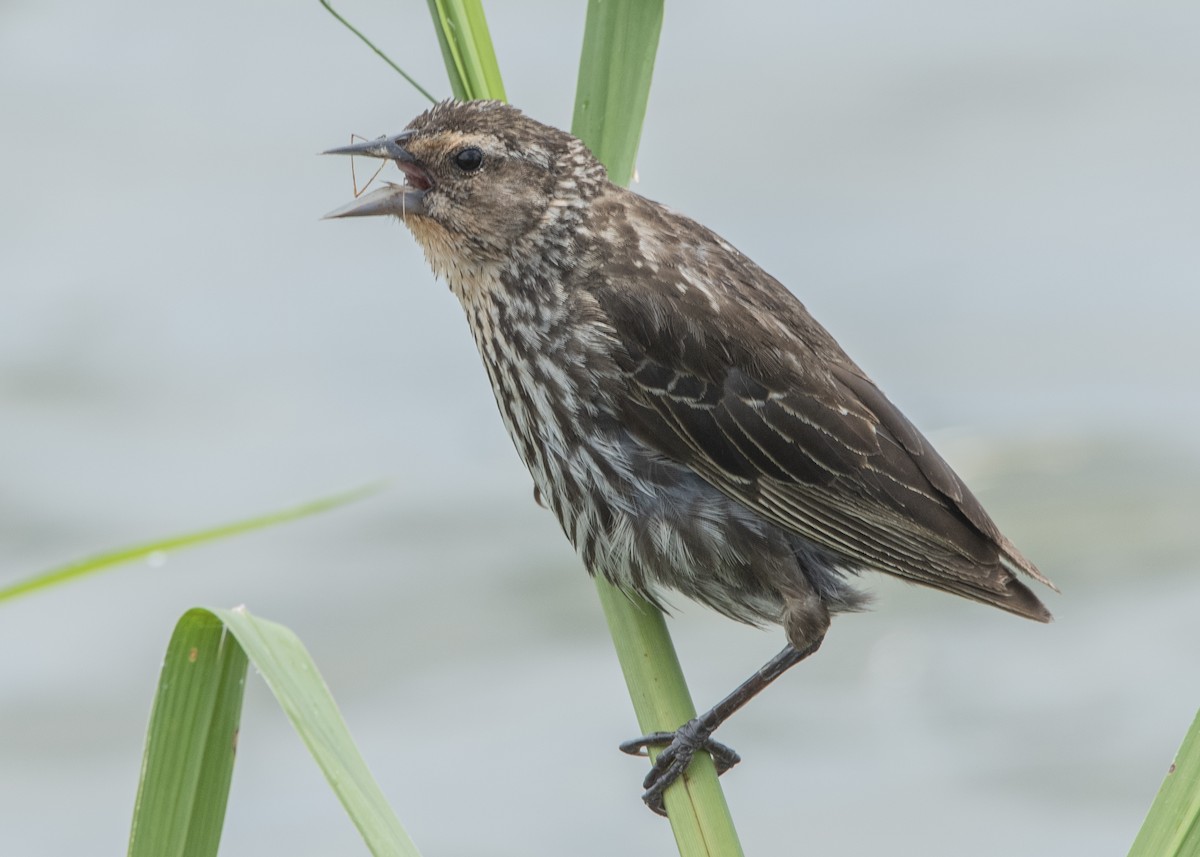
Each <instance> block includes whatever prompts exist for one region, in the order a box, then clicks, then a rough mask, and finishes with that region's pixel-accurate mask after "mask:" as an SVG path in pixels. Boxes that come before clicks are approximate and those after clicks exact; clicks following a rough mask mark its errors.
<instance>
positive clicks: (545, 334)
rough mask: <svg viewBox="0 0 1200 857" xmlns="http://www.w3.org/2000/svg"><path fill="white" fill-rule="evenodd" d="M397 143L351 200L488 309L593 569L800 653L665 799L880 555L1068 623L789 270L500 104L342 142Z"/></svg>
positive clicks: (666, 774) (920, 579)
mask: <svg viewBox="0 0 1200 857" xmlns="http://www.w3.org/2000/svg"><path fill="white" fill-rule="evenodd" d="M328 154H341V155H365V156H370V157H375V158H384V159H387V160H390V161H393V162H394V163H395V164H396V165H397V166H398V167H399V168H400V170H402V171H403V173H404V176H405V182H404V184H403V185H396V184H387V185H386V186H384V187H382V188H381V189H379V190H376V191H374V192H373V193H370V194H367V195H364V196H362V197H360V198H359V199H357V200H356V201H354V202H352V203H350V204H349V205H347V206H344V207H343V208H341V209H338V210H337V211H334V212H332V213H331V214H330V215H328V216H329V217H359V216H368V215H388V214H390V215H396V216H398V217H399V218H400V219H401V220H403V222H404V224H405V225H406V226H407V227H408V228H409V230H410V231H411V232H412V234H413V236H414V237H415V238H416V239H417V241H418V242H419V243H420V245H421V246H422V248H423V249H424V251H425V256H426V258H427V259H428V261H429V264H430V266H431V267H432V268H433V271H434V273H435V274H437V275H438V276H439V277H442V278H443V279H445V280H446V282H447V283H448V284H449V286H450V289H451V291H453V292H454V294H455V295H456V296H457V297H458V299H459V301H460V302H461V303H462V306H463V309H464V310H466V314H467V321H468V323H469V324H470V327H471V333H472V334H473V335H474V337H475V343H476V345H477V346H478V347H479V353H480V356H481V357H482V358H483V364H484V367H485V368H486V369H487V373H488V377H489V378H490V379H491V382H492V389H493V390H494V391H495V394H496V403H497V404H498V405H499V406H500V414H501V416H502V417H503V419H504V424H505V425H506V426H507V428H508V431H509V434H510V435H512V439H513V442H514V443H515V444H516V448H517V452H518V453H519V454H520V456H521V459H522V460H523V461H524V462H525V466H526V467H528V468H529V472H530V474H532V476H533V482H534V486H535V493H536V495H537V496H538V497H539V498H540V499H541V501H543V502H544V504H545V505H547V506H548V507H549V508H550V509H552V510H553V512H554V514H555V516H556V517H557V518H558V520H559V522H560V523H561V524H562V528H563V530H564V532H565V533H566V535H567V538H568V539H570V541H571V543H572V544H573V545H574V546H575V549H576V550H577V551H578V552H579V554H580V556H581V557H582V558H583V562H584V564H585V565H586V567H587V569H588V571H589V572H590V573H591V574H600V575H603V576H604V577H605V578H607V579H608V580H609V581H610V582H612V583H613V584H615V585H616V586H618V587H620V588H621V589H623V590H625V591H628V592H636V593H638V594H639V595H641V596H643V597H644V598H646V599H647V600H649V601H650V602H651V603H654V604H656V605H659V606H661V605H662V593H663V590H675V591H676V592H680V593H682V594H683V595H685V596H687V597H689V598H692V599H695V600H696V601H699V602H701V603H703V604H706V605H708V606H709V607H712V608H713V609H715V610H718V611H720V612H721V613H724V614H725V615H726V616H729V617H730V618H733V619H737V620H738V621H741V622H747V623H750V624H754V625H759V624H767V623H777V624H779V625H782V626H783V629H784V632H785V634H786V635H787V640H788V645H787V646H786V647H785V648H784V649H783V651H781V652H780V653H779V654H778V655H776V656H775V657H774V658H773V659H771V661H769V662H768V663H767V664H766V665H765V666H764V667H763V668H762V669H761V670H759V671H758V672H757V673H755V674H754V675H753V676H752V677H751V678H750V679H748V680H747V681H746V682H745V683H743V684H742V685H741V686H739V687H738V688H737V689H736V690H735V691H734V692H733V693H732V694H730V695H729V696H728V697H726V698H725V699H724V700H722V701H721V702H720V703H718V704H717V705H716V706H715V707H714V708H712V709H711V710H710V711H707V712H705V713H704V714H702V715H700V716H699V717H697V718H695V719H694V720H692V721H690V722H688V723H686V724H684V725H683V726H681V727H680V728H679V729H678V730H676V731H675V732H673V733H659V734H655V735H647V736H643V737H642V738H639V739H635V740H634V741H629V742H626V743H625V744H623V745H622V749H624V750H625V751H626V752H635V753H636V752H639V751H640V750H642V749H644V748H645V747H646V746H648V745H659V746H664V747H665V749H664V750H663V752H662V753H660V754H659V756H658V758H657V760H656V762H655V764H654V765H653V767H652V768H651V770H650V773H649V774H648V775H647V777H646V780H645V783H644V788H645V789H646V792H645V794H644V795H643V797H644V799H645V800H646V802H647V804H649V805H650V807H651V808H652V809H655V810H656V811H658V812H662V792H663V790H664V789H665V788H666V787H667V786H668V785H669V784H670V783H671V782H673V781H674V780H675V779H677V778H678V777H679V776H680V775H681V774H682V773H683V771H684V769H685V768H686V767H687V765H688V763H689V762H690V760H691V758H692V756H693V755H694V753H695V752H696V751H697V750H700V749H704V750H708V751H710V752H711V753H712V754H713V756H714V759H715V760H716V763H717V767H718V769H719V770H721V771H724V770H726V769H727V768H728V767H730V766H731V765H733V764H735V763H736V762H737V761H738V758H737V755H736V754H734V753H733V751H732V750H730V749H729V748H727V747H724V746H723V745H721V744H718V743H717V742H715V741H713V740H712V738H711V734H712V732H713V730H714V729H716V727H717V726H719V725H720V724H721V723H722V722H723V721H724V720H725V719H726V718H728V717H729V716H730V715H731V714H732V713H733V712H734V711H735V710H737V709H738V708H740V707H741V706H742V705H744V704H745V703H746V702H747V701H748V700H749V699H750V698H751V697H753V696H754V695H755V694H756V693H758V692H759V691H760V690H762V688H764V687H765V686H766V685H767V684H769V683H770V682H771V681H773V680H774V679H775V678H777V677H778V676H779V675H781V674H782V673H783V672H784V671H785V670H787V669H788V668H789V667H791V666H793V665H795V664H796V663H799V662H800V661H801V660H803V659H804V658H806V657H808V656H809V655H811V654H812V653H813V652H815V651H816V650H817V648H818V647H819V646H820V645H821V641H822V640H823V639H824V637H825V633H826V631H827V630H828V628H829V620H830V616H832V615H833V614H836V613H841V612H845V611H851V610H859V609H862V608H863V607H864V606H865V604H866V601H867V598H866V596H865V595H864V594H863V593H861V592H859V591H858V590H857V589H856V588H855V587H854V585H853V581H854V578H855V577H856V576H857V575H858V574H859V573H860V572H861V571H865V570H877V571H883V572H887V573H889V574H893V575H895V576H897V577H900V578H902V579H904V580H907V581H910V582H912V583H921V584H924V585H926V586H931V587H934V588H936V589H942V590H945V591H946V592H951V593H954V594H955V595H961V596H963V597H965V598H970V599H973V600H975V601H981V602H983V603H984V604H990V605H992V606H993V607H999V608H1000V609H1002V610H1007V611H1009V612H1010V613H1015V614H1016V615H1018V616H1024V617H1026V618H1029V619H1035V620H1037V621H1039V622H1048V621H1050V613H1049V611H1048V610H1047V609H1046V608H1045V607H1044V606H1043V605H1042V603H1041V602H1040V601H1039V600H1038V599H1037V596H1035V595H1034V594H1033V592H1031V591H1030V590H1029V588H1028V587H1026V586H1025V584H1024V583H1022V582H1021V580H1020V579H1019V578H1020V576H1021V575H1024V576H1026V577H1029V578H1032V579H1034V580H1036V581H1038V582H1040V583H1043V584H1045V585H1047V586H1050V587H1051V588H1053V584H1052V583H1050V581H1049V580H1047V579H1046V578H1045V577H1043V576H1042V575H1041V573H1040V572H1039V571H1038V570H1037V568H1036V567H1035V566H1034V565H1033V563H1031V562H1029V560H1027V559H1025V557H1023V556H1022V555H1021V554H1020V553H1019V552H1018V551H1017V549H1016V548H1015V547H1014V546H1013V544H1012V543H1011V542H1010V541H1009V540H1008V539H1007V538H1005V537H1004V535H1002V534H1001V532H1000V530H999V529H998V528H997V527H996V525H995V523H993V522H992V519H991V518H990V517H989V516H988V514H987V512H985V511H984V510H983V507H982V506H981V505H980V504H979V501H978V500H976V499H975V497H974V496H973V495H972V494H971V492H970V491H969V490H968V489H967V487H966V485H964V484H963V482H962V480H961V479H960V478H959V477H958V476H957V475H956V474H955V473H954V471H953V470H951V469H950V467H949V465H947V464H946V462H945V461H944V460H943V459H942V458H941V456H939V455H938V453H937V452H936V451H935V450H934V449H933V447H932V446H931V445H930V444H929V441H927V440H926V439H925V438H924V437H923V436H922V435H921V433H920V432H919V431H917V429H916V428H915V427H914V426H913V424H912V423H911V422H909V421H908V419H907V418H905V416H904V415H903V414H902V413H900V411H899V410H898V409H897V408H896V406H895V405H893V404H892V403H891V402H890V401H889V400H888V399H887V397H886V396H884V394H883V393H882V392H880V390H879V388H878V387H876V386H875V384H874V383H873V382H872V381H871V379H870V378H868V377H867V375H866V373H865V372H863V371H862V370H861V369H859V368H858V366H857V365H855V363H854V361H852V360H851V359H850V358H849V357H847V356H846V354H845V352H843V351H842V349H841V348H840V347H839V346H838V344H837V343H836V342H835V341H834V340H833V337H832V336H830V335H829V333H828V332H826V330H825V329H824V328H823V327H821V325H819V324H818V323H817V322H816V321H815V320H814V319H813V318H812V317H811V316H810V315H809V314H808V312H807V310H805V308H804V306H803V304H801V303H800V301H799V300H797V299H796V298H795V297H794V296H793V295H792V294H791V292H789V291H788V290H787V289H786V288H784V287H783V286H782V285H781V284H780V283H779V282H778V281H777V280H776V279H775V278H774V277H772V276H771V275H770V274H768V273H766V272H765V271H764V270H762V269H761V268H759V267H758V265H756V264H755V263H754V262H753V261H751V260H750V259H748V258H746V256H744V255H743V254H742V253H740V252H738V250H737V249H735V248H734V247H733V246H732V245H730V244H729V243H728V242H726V241H725V240H724V239H722V238H721V237H720V236H718V235H716V234H715V233H713V232H711V231H710V230H708V229H706V228H705V227H704V226H702V225H700V224H699V223H697V222H695V221H694V220H690V219H688V218H687V217H684V216H683V215H680V214H676V213H675V212H673V211H671V210H670V209H668V208H666V207H664V206H662V205H659V204H658V203H656V202H652V201H650V200H648V199H645V198H643V197H641V196H638V195H637V194H636V193H633V192H632V191H629V190H626V189H625V188H621V187H618V186H616V185H614V184H612V183H611V182H610V181H609V180H608V177H607V174H606V173H605V170H604V167H603V166H602V165H601V164H600V163H599V161H597V160H596V158H595V157H594V156H593V155H592V153H591V152H590V151H588V149H587V147H586V146H585V145H584V144H583V143H582V142H581V141H580V140H578V139H576V138H575V137H572V136H571V135H570V134H567V133H566V132H563V131H560V130H558V129H556V128H552V127H549V126H547V125H543V124H541V123H539V122H536V121H534V120H532V119H530V118H528V117H527V116H525V115H523V114H522V113H521V112H520V111H519V110H517V109H515V108H513V107H511V106H508V105H506V104H502V103H500V102H495V101H472V102H455V101H445V102H442V103H441V104H438V105H437V106H435V107H433V108H432V109H430V110H428V111H426V112H425V113H423V114H421V115H420V116H418V117H417V118H416V119H414V120H413V121H412V122H411V123H410V124H409V126H408V128H406V129H405V130H404V131H403V132H402V133H400V134H396V135H394V136H390V137H380V138H379V139H377V140H373V141H370V142H366V143H361V144H357V145H352V146H347V147H344V148H339V149H333V150H331V151H330V152H329V153H328Z"/></svg>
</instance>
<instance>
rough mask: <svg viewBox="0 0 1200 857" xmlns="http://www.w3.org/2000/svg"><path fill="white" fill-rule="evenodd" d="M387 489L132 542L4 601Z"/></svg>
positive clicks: (21, 584) (371, 488) (2, 591)
mask: <svg viewBox="0 0 1200 857" xmlns="http://www.w3.org/2000/svg"><path fill="white" fill-rule="evenodd" d="M382 489H383V483H374V484H371V485H366V486H364V487H362V488H355V489H354V490H353V491H346V492H343V493H341V494H334V495H332V496H329V497H322V498H321V499H318V500H312V501H310V502H308V503H302V504H300V505H299V506H292V507H290V508H287V509H282V510H280V511H278V512H271V513H269V514H266V515H259V516H258V517H254V518H246V519H244V520H241V521H234V522H233V523H229V524H222V525H220V526H218V527H211V528H210V529H207V530H197V531H196V532H192V533H184V534H182V535H178V536H169V537H167V538H165V539H158V540H157V541H152V542H142V543H141V544H136V545H129V546H126V547H122V548H117V549H115V550H111V551H106V552H104V553H100V554H95V555H94V556H90V557H86V558H84V559H80V560H75V561H74V562H69V563H67V564H66V565H60V566H57V567H55V568H51V569H49V570H47V571H43V572H39V573H38V574H35V575H33V576H32V577H27V578H25V579H24V580H19V581H17V582H16V583H11V584H9V585H8V586H4V587H0V601H5V600H7V599H9V598H16V597H17V596H19V595H26V594H28V593H30V592H34V591H36V590H38V589H44V588H46V587H48V586H54V585H56V584H59V583H63V582H65V581H68V580H73V579H74V578H76V577H82V576H83V575H85V574H91V573H92V572H96V571H102V570H103V569H106V568H112V567H113V566H116V565H121V564H122V563H127V562H135V561H137V560H144V559H149V558H150V557H152V556H155V555H158V554H164V553H166V552H167V551H172V550H178V549H180V548H187V547H192V546H194V545H199V544H203V543H205V542H213V541H217V540H218V539H227V538H229V537H230V536H236V535H240V534H242V533H248V532H250V531H251V530H261V529H263V528H265V527H271V526H274V525H275V524H283V523H286V522H288V521H294V520H296V519H297V518H305V517H307V516H309V515H316V514H318V513H320V512H326V511H328V510H330V509H336V508H337V507H339V506H344V505H346V504H347V503H353V502H354V501H355V500H361V499H362V498H364V497H368V496H370V495H372V494H376V493H378V492H379V491H381V490H382Z"/></svg>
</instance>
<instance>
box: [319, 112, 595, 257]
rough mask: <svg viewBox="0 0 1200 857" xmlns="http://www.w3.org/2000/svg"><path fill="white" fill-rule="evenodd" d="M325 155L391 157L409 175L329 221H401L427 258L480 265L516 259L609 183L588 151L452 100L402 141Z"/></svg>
mask: <svg viewBox="0 0 1200 857" xmlns="http://www.w3.org/2000/svg"><path fill="white" fill-rule="evenodd" d="M326 154H332V155H359V156H365V157H373V158H383V159H386V160H390V161H392V162H393V163H395V165H396V166H397V167H398V168H399V169H400V170H401V172H403V173H404V184H402V185H401V184H393V183H386V184H385V185H384V186H383V187H381V188H380V189H378V190H376V191H373V192H371V193H368V194H364V195H363V196H361V197H359V198H358V199H356V200H355V201H354V202H351V203H350V204H348V205H346V206H343V207H342V208H339V209H337V210H336V211H333V212H330V213H329V214H328V215H326V217H331V218H336V217H364V216H372V215H380V214H394V215H397V216H399V217H400V218H401V219H402V220H403V221H404V222H405V224H406V225H407V226H408V227H409V228H410V229H411V230H412V232H413V234H414V235H415V236H416V237H417V239H418V241H420V242H421V243H422V244H424V245H425V247H426V250H427V251H429V250H430V249H431V246H430V245H431V244H432V243H438V244H447V245H450V246H453V247H454V248H455V252H456V253H466V254H469V255H471V256H474V257H478V261H481V262H483V261H489V260H496V259H499V258H502V257H503V256H505V255H507V254H508V252H510V251H511V250H512V248H513V247H515V246H516V245H517V244H518V243H519V242H520V241H521V239H522V238H523V237H524V236H526V235H529V234H530V233H532V232H535V231H536V230H537V229H538V228H539V227H544V226H548V225H549V224H551V223H552V222H557V221H558V220H560V219H561V218H560V215H561V214H562V213H563V212H566V211H569V210H570V209H572V208H576V207H578V205H579V204H580V203H581V202H583V201H585V200H586V199H587V198H588V196H589V195H590V194H591V193H593V192H595V190H596V189H597V188H599V186H600V185H602V184H603V183H604V181H605V173H604V168H603V167H602V166H601V165H600V164H599V162H597V161H596V159H595V158H594V157H593V156H592V154H591V153H590V152H589V151H588V150H587V147H586V146H584V145H583V143H581V142H580V141H579V140H577V139H576V138H575V137H572V136H571V135H570V134H567V133H565V132H563V131H559V130H558V129H556V128H552V127H550V126H548V125H543V124H541V123H540V122H536V121H534V120H532V119H530V118H529V117H527V116H525V115H524V114H523V113H521V111H520V110H518V109H516V108H515V107H511V106H509V105H507V104H504V103H502V102H499V101H466V102H461V101H443V102H441V103H440V104H437V105H435V106H434V107H432V108H430V109H429V110H427V111H425V112H424V113H422V114H421V115H420V116H418V117H417V118H416V119H414V120H413V121H412V122H410V123H409V125H408V127H407V128H405V129H404V131H402V132H401V133H399V134H394V135H392V136H389V137H380V138H378V139H376V140H371V141H369V142H366V143H359V144H356V145H352V146H345V147H343V148H339V149H332V150H330V151H329V152H327V153H326Z"/></svg>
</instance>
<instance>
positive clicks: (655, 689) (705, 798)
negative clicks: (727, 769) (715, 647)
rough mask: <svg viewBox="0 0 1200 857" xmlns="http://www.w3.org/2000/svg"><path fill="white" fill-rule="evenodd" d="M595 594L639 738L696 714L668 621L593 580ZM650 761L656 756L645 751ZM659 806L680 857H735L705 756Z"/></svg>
mask: <svg viewBox="0 0 1200 857" xmlns="http://www.w3.org/2000/svg"><path fill="white" fill-rule="evenodd" d="M595 582H596V591H597V592H598V593H599V595H600V604H601V606H603V608H604V618H605V619H606V620H607V621H608V630H609V633H610V634H611V635H612V638H613V645H614V646H615V647H616V650H617V659H618V660H619V661H620V663H621V672H622V673H623V674H624V675H625V684H626V686H627V687H628V688H629V698H630V700H631V701H632V702H633V710H634V713H635V714H636V715H637V721H638V728H639V729H640V730H641V731H642V733H643V734H650V733H652V732H670V731H671V730H673V729H675V728H676V727H678V726H681V725H682V724H684V723H686V722H687V721H688V720H691V719H692V718H693V717H695V716H696V707H695V705H694V704H693V703H692V696H691V694H690V693H689V692H688V688H687V682H686V681H685V680H684V677H683V670H682V669H681V668H680V666H679V658H678V657H677V656H676V654H675V646H674V644H673V643H672V642H671V635H670V634H669V633H668V632H667V623H666V622H665V621H664V620H663V615H662V613H661V612H659V610H658V609H657V608H655V607H654V606H653V605H651V604H648V603H646V602H645V601H644V600H643V599H641V598H638V597H636V596H634V597H629V596H626V595H625V594H624V593H622V592H621V591H620V590H618V589H617V588H616V587H614V586H613V585H612V584H610V583H608V582H607V581H605V580H604V579H603V578H601V577H599V576H597V577H596V579H595ZM649 752H650V758H651V759H652V760H653V759H654V758H656V757H657V756H658V752H659V751H658V749H657V748H653V747H652V748H650V751H649ZM663 803H664V805H665V806H666V809H667V817H668V818H669V819H670V821H671V832H672V833H674V834H675V844H676V846H677V847H678V848H679V853H680V855H681V857H739V855H741V853H742V846H741V842H740V841H739V840H738V835H737V830H736V829H735V828H734V826H733V816H732V815H730V813H729V806H728V804H727V803H726V802H725V794H724V792H723V791H722V790H721V784H720V782H718V780H717V769H716V767H715V766H714V765H713V761H712V759H711V758H710V757H709V755H708V754H707V753H697V754H696V755H695V757H694V758H693V760H692V763H691V765H689V766H688V768H687V770H686V771H684V773H683V776H682V777H680V778H679V779H678V780H676V781H675V783H673V784H672V785H671V786H670V787H669V788H668V789H667V790H666V791H665V792H664V793H663Z"/></svg>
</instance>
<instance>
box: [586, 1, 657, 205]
mask: <svg viewBox="0 0 1200 857" xmlns="http://www.w3.org/2000/svg"><path fill="white" fill-rule="evenodd" d="M662 17H663V4H662V0H646V2H628V0H616V1H615V2H613V1H612V0H603V2H602V0H591V2H589V3H588V11H587V24H586V25H585V28H584V36H583V51H582V53H581V54H580V58H579V83H578V86H577V87H576V91H575V115H574V118H573V119H572V121H571V132H572V133H573V134H574V135H575V136H576V137H578V138H579V139H581V140H583V141H584V142H585V143H587V144H588V146H589V147H590V148H591V150H592V152H593V153H594V154H595V155H596V157H597V158H599V159H600V160H601V161H602V162H603V163H604V165H605V166H606V167H607V168H608V175H609V178H610V179H612V181H613V183H614V184H619V185H627V184H629V182H630V180H631V179H632V178H633V171H634V166H635V164H636V162H637V150H638V143H639V142H640V141H641V135H642V125H643V123H644V120H645V117H646V105H647V104H648V102H649V100H650V82H651V78H652V77H653V73H654V58H655V55H656V54H657V52H658V37H659V33H660V32H661V31H662Z"/></svg>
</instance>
